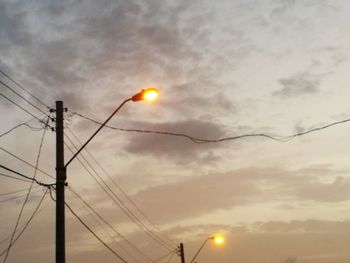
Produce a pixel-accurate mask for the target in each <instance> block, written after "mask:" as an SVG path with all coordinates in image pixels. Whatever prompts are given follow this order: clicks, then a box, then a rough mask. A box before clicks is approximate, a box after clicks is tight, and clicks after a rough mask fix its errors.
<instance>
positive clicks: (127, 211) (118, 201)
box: [65, 134, 173, 251]
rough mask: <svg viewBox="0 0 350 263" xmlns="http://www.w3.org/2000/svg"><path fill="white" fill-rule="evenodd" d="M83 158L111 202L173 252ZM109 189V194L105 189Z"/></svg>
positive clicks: (152, 237) (151, 236)
mask: <svg viewBox="0 0 350 263" xmlns="http://www.w3.org/2000/svg"><path fill="white" fill-rule="evenodd" d="M65 136H66V137H67V139H68V140H69V141H70V143H72V144H73V147H74V148H75V149H77V147H76V146H75V145H74V143H73V142H72V140H71V139H70V138H69V137H68V136H67V135H66V134H65ZM65 145H66V147H67V148H68V149H69V150H70V151H71V152H72V153H73V154H74V151H73V150H72V149H71V148H70V147H69V146H68V145H67V144H66V143H65ZM81 156H82V158H83V159H84V160H85V161H86V162H87V163H88V165H89V166H90V168H91V169H92V170H93V171H94V173H95V174H96V176H97V177H98V178H99V179H100V180H101V182H102V183H103V185H104V186H103V185H102V184H101V183H100V182H99V181H98V180H97V179H96V178H95V176H94V175H93V174H92V173H91V172H90V171H89V170H88V169H87V168H86V166H85V165H84V164H83V163H82V162H81V161H80V159H79V158H78V160H79V162H80V163H81V164H82V166H83V167H84V168H85V169H86V171H87V172H88V173H89V175H90V176H91V177H92V178H93V179H94V180H95V182H96V183H97V184H98V185H99V186H100V187H101V188H102V190H103V191H104V192H105V193H106V194H107V195H108V196H109V197H110V198H111V200H112V201H113V202H114V203H115V204H116V205H117V206H118V207H119V208H120V209H121V210H122V211H123V212H124V214H125V215H126V216H128V217H129V218H130V219H131V220H132V221H133V222H134V223H135V224H136V225H137V226H138V227H139V228H140V229H141V230H142V231H144V232H145V233H146V234H147V235H148V236H149V237H150V238H151V239H153V240H154V241H156V242H157V243H158V244H159V245H161V246H162V247H164V248H165V249H166V250H168V251H172V250H173V247H172V246H171V245H169V244H167V243H166V242H165V241H163V240H162V239H161V238H159V237H158V236H157V235H156V234H155V233H154V232H153V231H152V230H150V229H149V228H148V227H147V226H146V225H145V224H144V223H143V222H142V221H141V220H140V219H139V218H138V217H137V216H136V215H135V214H134V213H133V212H132V211H131V210H130V209H129V208H128V207H127V206H126V205H125V204H124V202H123V201H122V200H121V199H120V197H118V196H117V195H116V194H115V193H114V192H113V190H112V189H111V188H110V187H109V186H108V184H107V183H106V182H105V181H104V180H103V179H102V178H101V176H100V175H99V174H98V173H97V171H96V170H95V169H94V168H93V167H92V166H91V164H90V163H89V162H88V161H87V160H86V158H85V157H84V155H83V154H81ZM105 188H107V189H108V190H109V192H108V191H107V190H106V189H105Z"/></svg>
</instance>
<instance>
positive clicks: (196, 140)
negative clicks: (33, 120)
mask: <svg viewBox="0 0 350 263" xmlns="http://www.w3.org/2000/svg"><path fill="white" fill-rule="evenodd" d="M72 114H73V116H74V115H77V116H79V117H81V118H84V119H86V120H89V121H91V122H93V123H95V124H101V122H99V121H96V120H94V119H92V118H90V117H87V116H85V115H83V114H81V113H78V112H72ZM347 122H350V118H349V119H344V120H340V121H335V122H332V123H329V124H326V125H322V126H320V127H316V128H312V129H308V130H305V131H303V132H298V133H294V134H291V135H288V136H275V135H269V134H265V133H251V134H242V135H237V136H230V137H223V138H218V139H203V138H197V137H193V136H190V135H187V134H184V133H174V132H166V131H156V130H142V129H125V128H119V127H113V126H109V125H106V127H107V128H110V129H113V130H118V131H125V132H137V133H151V134H158V135H169V136H177V137H184V138H187V139H189V140H190V141H192V142H194V143H198V144H203V143H218V142H224V141H231V140H238V139H243V138H248V137H263V138H267V139H271V140H274V141H279V142H286V141H289V140H292V139H294V138H296V137H299V136H303V135H306V134H308V133H312V132H316V131H320V130H324V129H327V128H330V127H332V126H335V125H339V124H343V123H347Z"/></svg>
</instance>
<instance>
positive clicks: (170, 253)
mask: <svg viewBox="0 0 350 263" xmlns="http://www.w3.org/2000/svg"><path fill="white" fill-rule="evenodd" d="M176 252H177V251H176V250H175V251H170V252H169V253H167V254H166V255H164V256H161V257H159V258H157V259H156V260H154V261H153V262H152V263H156V262H158V261H161V260H162V259H164V258H167V257H169V256H170V255H171V256H174V254H176ZM171 258H172V257H171ZM171 258H170V260H171ZM170 260H169V262H170Z"/></svg>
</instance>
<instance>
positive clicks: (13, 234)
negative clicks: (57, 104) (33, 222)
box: [1, 118, 49, 263]
mask: <svg viewBox="0 0 350 263" xmlns="http://www.w3.org/2000/svg"><path fill="white" fill-rule="evenodd" d="M48 121H49V118H48V119H47V121H46V124H47V123H48ZM45 134H46V130H44V132H43V135H42V137H41V141H40V145H39V150H38V154H37V157H36V163H35V169H34V173H33V178H31V179H32V183H31V184H30V186H29V188H28V192H27V195H26V197H25V199H24V202H23V204H22V207H21V209H20V212H19V214H18V217H17V221H16V224H15V228H14V230H13V232H12V236H11V239H10V243H9V246H8V248H7V251H6V255H5V257H4V260H3V263H5V262H6V260H7V258H8V256H9V254H10V250H11V247H12V242H13V239H14V236H15V233H16V232H17V227H18V224H19V221H20V220H21V217H22V213H23V211H24V207H25V206H26V204H27V202H28V199H29V195H30V193H31V191H32V188H33V183H34V182H35V183H37V184H41V183H39V181H38V180H36V178H35V177H36V174H37V169H38V165H39V160H40V156H41V151H42V147H43V142H44V138H45ZM1 167H2V168H4V169H6V170H8V171H11V172H13V173H16V174H18V175H20V173H17V172H16V171H13V170H12V169H8V168H7V167H4V166H3V165H1ZM21 176H24V177H26V178H27V179H28V178H30V177H27V176H25V175H21ZM41 185H42V184H41Z"/></svg>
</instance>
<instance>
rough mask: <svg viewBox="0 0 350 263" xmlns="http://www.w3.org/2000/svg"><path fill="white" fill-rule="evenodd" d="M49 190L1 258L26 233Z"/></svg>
mask: <svg viewBox="0 0 350 263" xmlns="http://www.w3.org/2000/svg"><path fill="white" fill-rule="evenodd" d="M47 191H48V189H46V191H45V192H44V194H43V195H42V197H41V199H40V201H39V203H38V204H37V206H36V208H35V209H34V211H33V213H32V215H31V216H30V217H29V219H28V220H27V222H26V223H25V224H24V226H23V228H22V229H21V231H20V232H19V234H18V235H17V236H16V237H15V238H14V239H12V240H11V242H10V244H9V246H8V247H7V249H5V250H4V251H2V252H1V253H0V257H1V256H3V255H4V254H5V253H8V252H9V250H10V249H11V248H12V246H13V245H14V244H15V243H16V241H17V240H18V239H19V238H20V237H21V236H22V234H23V233H24V231H25V230H26V229H27V227H28V226H29V224H30V222H31V221H32V220H33V218H34V217H35V215H36V214H37V213H38V210H39V208H40V206H41V204H42V202H43V200H44V198H45V196H46V194H47ZM16 232H17V230H16Z"/></svg>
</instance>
